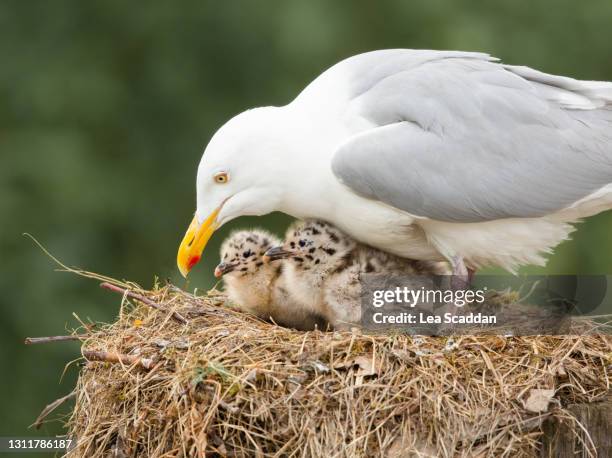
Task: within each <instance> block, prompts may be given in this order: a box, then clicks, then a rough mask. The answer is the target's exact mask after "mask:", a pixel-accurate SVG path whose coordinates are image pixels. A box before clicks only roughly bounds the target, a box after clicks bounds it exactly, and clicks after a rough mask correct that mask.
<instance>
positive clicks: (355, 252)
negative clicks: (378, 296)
mask: <svg viewBox="0 0 612 458" xmlns="http://www.w3.org/2000/svg"><path fill="white" fill-rule="evenodd" d="M281 259H283V260H284V261H285V264H286V266H285V268H284V275H285V276H286V284H287V287H288V289H289V292H290V294H291V296H292V297H293V298H294V299H295V300H296V301H297V302H300V303H301V304H303V306H304V307H305V308H307V309H308V310H310V311H312V312H313V313H317V314H320V315H322V316H323V317H325V319H326V320H327V321H328V322H329V323H330V324H331V325H332V326H333V327H334V328H335V329H348V328H350V327H351V325H354V324H356V323H359V321H360V320H361V302H360V300H361V283H360V276H361V275H362V274H365V273H372V274H376V273H380V274H396V275H444V274H448V273H449V272H450V270H449V269H448V266H447V265H446V264H444V263H440V262H429V261H414V260H411V259H405V258H401V257H398V256H395V255H392V254H389V253H386V252H383V251H380V250H377V249H374V248H371V247H369V246H366V245H363V244H360V243H357V242H356V241H355V240H353V239H352V238H351V237H349V236H347V235H346V234H345V233H343V232H342V231H340V230H339V229H338V228H336V227H334V226H332V225H331V224H328V223H326V222H323V221H319V220H306V221H298V222H296V223H295V224H294V225H292V226H291V227H290V228H289V230H288V231H287V233H286V236H285V241H284V243H283V244H282V245H280V246H277V247H274V248H271V249H269V250H268V251H267V252H266V260H270V261H275V260H281ZM272 264H273V262H272Z"/></svg>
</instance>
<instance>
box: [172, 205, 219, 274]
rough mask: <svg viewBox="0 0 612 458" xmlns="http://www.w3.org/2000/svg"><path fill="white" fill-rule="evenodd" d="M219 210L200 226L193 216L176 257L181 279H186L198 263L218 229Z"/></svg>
mask: <svg viewBox="0 0 612 458" xmlns="http://www.w3.org/2000/svg"><path fill="white" fill-rule="evenodd" d="M219 210H221V207H219V208H217V209H215V210H214V211H213V212H212V213H211V214H210V215H209V216H208V218H206V220H205V221H204V222H203V223H202V224H200V223H198V218H197V217H195V216H194V218H193V221H191V224H190V225H189V228H188V229H187V232H186V233H185V237H183V241H182V242H181V246H179V249H178V254H177V256H176V264H177V265H178V268H179V271H180V272H181V275H183V277H187V274H188V273H189V271H190V270H191V269H192V268H193V266H195V265H196V264H197V263H198V262H199V261H200V258H201V257H202V251H204V247H205V246H206V243H207V242H208V240H209V239H210V237H211V236H212V234H213V232H215V230H216V229H217V227H218V223H217V215H218V214H219Z"/></svg>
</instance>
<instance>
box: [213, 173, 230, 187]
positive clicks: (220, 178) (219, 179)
mask: <svg viewBox="0 0 612 458" xmlns="http://www.w3.org/2000/svg"><path fill="white" fill-rule="evenodd" d="M213 179H214V180H215V183H221V184H223V183H227V182H228V181H229V175H228V174H227V172H219V173H215V174H214V176H213Z"/></svg>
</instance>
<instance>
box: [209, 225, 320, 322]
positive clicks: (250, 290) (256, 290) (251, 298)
mask: <svg viewBox="0 0 612 458" xmlns="http://www.w3.org/2000/svg"><path fill="white" fill-rule="evenodd" d="M279 244H280V240H279V239H278V238H277V237H275V236H274V235H272V234H270V233H268V232H266V231H263V230H260V229H257V230H250V231H238V232H234V233H233V234H231V235H230V236H229V237H228V238H227V239H226V240H225V241H224V242H223V244H222V246H221V263H220V264H219V265H218V266H217V267H216V268H215V277H217V278H221V277H223V282H224V284H225V290H226V293H227V296H228V298H229V299H230V300H231V301H232V302H233V303H235V304H236V305H237V306H238V307H239V308H240V309H241V310H243V311H246V312H249V313H252V314H254V315H256V316H258V317H260V318H262V319H265V320H269V319H272V320H273V321H274V322H275V323H277V324H280V325H282V326H286V327H292V328H295V329H298V330H312V329H315V327H318V328H320V329H322V328H324V327H325V323H324V321H323V319H322V318H320V317H318V316H316V315H314V314H312V313H309V312H308V311H307V310H305V309H304V308H303V307H302V306H301V305H299V304H298V303H297V302H295V301H294V300H292V299H291V297H290V295H289V292H288V290H287V288H286V286H285V281H286V278H285V276H284V275H283V267H284V263H278V264H274V265H272V264H269V263H264V262H263V256H264V254H265V252H266V251H267V250H269V249H270V248H272V247H274V246H278V245H279Z"/></svg>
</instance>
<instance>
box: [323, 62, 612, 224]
mask: <svg viewBox="0 0 612 458" xmlns="http://www.w3.org/2000/svg"><path fill="white" fill-rule="evenodd" d="M407 52H409V51H407ZM478 57H479V55H476V56H475V57H471V58H470V57H445V56H444V55H441V57H440V58H439V59H433V58H431V59H427V60H425V61H423V62H422V63H420V64H418V65H411V66H410V67H409V68H407V69H403V68H402V67H401V66H398V65H395V66H394V65H391V63H390V62H388V60H389V59H388V58H387V59H386V60H384V59H383V60H381V62H380V64H379V65H377V64H376V63H375V62H372V64H371V65H370V67H369V69H368V70H367V72H370V74H371V75H370V76H368V73H367V72H366V73H365V74H364V73H363V72H360V73H359V74H358V75H357V74H356V75H355V80H358V81H360V82H362V83H360V84H355V85H354V86H355V87H356V88H357V89H356V91H355V93H354V94H353V97H352V98H351V101H350V104H349V107H348V111H347V113H349V116H354V117H359V118H361V119H362V120H365V121H367V122H369V123H370V125H372V126H373V127H372V128H371V129H370V130H366V131H364V132H361V133H359V134H357V135H355V136H354V137H352V138H350V139H349V140H348V141H346V142H345V143H344V144H342V145H340V147H339V148H338V150H337V151H336V153H335V155H334V158H333V162H332V168H333V172H334V174H335V175H336V176H337V177H338V179H339V180H340V181H342V182H343V183H344V184H345V185H346V186H348V187H349V188H351V189H352V190H353V191H355V192H356V193H358V194H361V195H363V196H365V197H368V198H372V199H377V200H380V201H382V202H385V203H387V204H389V205H392V206H394V207H396V208H399V209H401V210H404V211H406V212H409V213H411V214H413V215H416V216H421V217H427V218H432V219H436V220H443V221H457V222H477V221H487V220H493V219H499V218H510V217H537V216H543V215H547V214H550V213H554V212H556V211H558V210H561V209H563V208H565V207H567V206H570V205H572V204H573V203H575V202H576V201H578V200H580V199H582V198H584V197H586V196H588V195H589V194H591V193H593V192H595V191H597V190H598V189H600V188H602V187H604V186H606V185H608V184H610V183H612V84H611V83H604V82H588V81H578V80H573V79H571V78H565V77H557V76H554V75H547V74H544V73H541V72H537V71H535V70H532V69H529V68H526V67H511V66H503V65H501V64H498V63H496V62H492V61H491V60H490V59H489V58H488V57H487V56H485V57H484V58H483V57H481V58H478ZM380 65H384V66H385V67H384V68H387V69H388V71H384V68H382V69H381V67H380ZM372 75H373V76H372ZM364 81H367V84H365V83H363V82H364Z"/></svg>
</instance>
